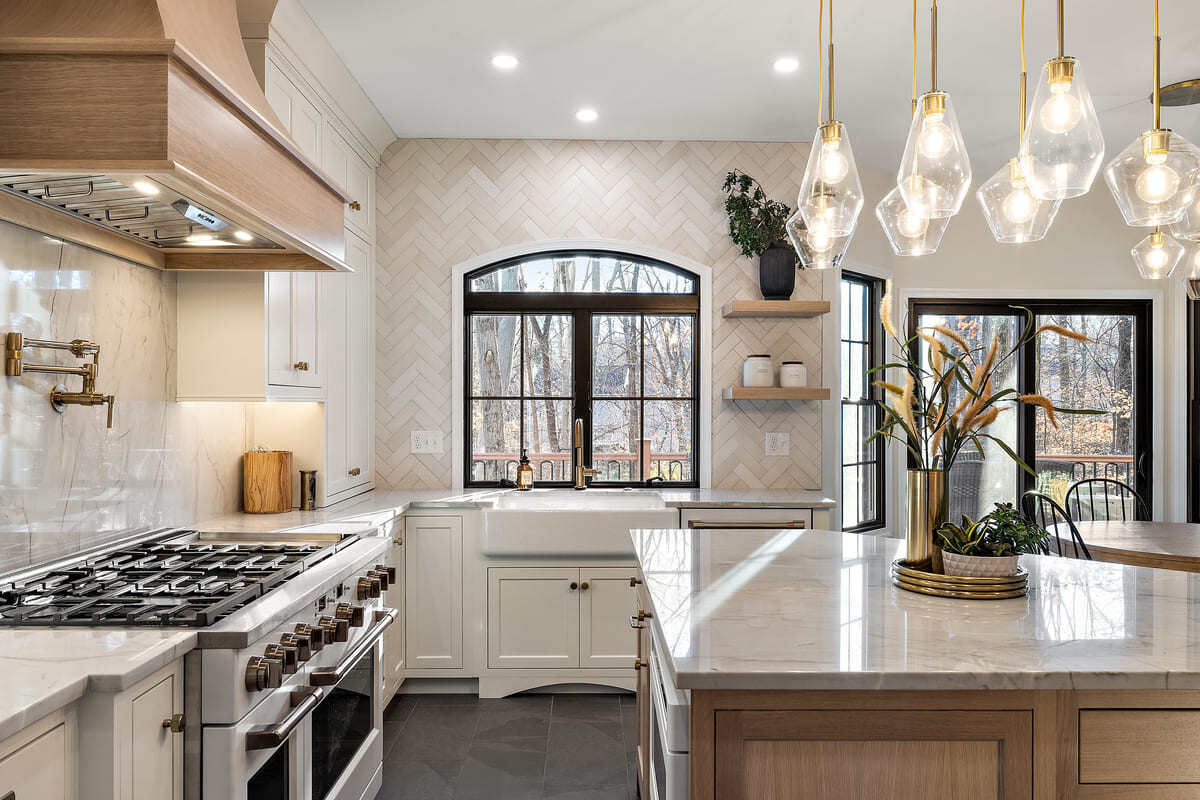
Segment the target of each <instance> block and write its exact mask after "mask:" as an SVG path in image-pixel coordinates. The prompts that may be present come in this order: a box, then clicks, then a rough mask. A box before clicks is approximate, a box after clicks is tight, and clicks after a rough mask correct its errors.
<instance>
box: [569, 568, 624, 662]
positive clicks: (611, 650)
mask: <svg viewBox="0 0 1200 800" xmlns="http://www.w3.org/2000/svg"><path fill="white" fill-rule="evenodd" d="M631 574H632V570H630V569H629V568H628V567H596V568H584V569H581V570H579V587H580V592H579V629H580V630H579V666H581V667H599V668H606V669H628V668H629V665H630V664H631V663H632V662H633V659H634V658H636V657H637V652H636V651H635V649H634V646H633V645H634V642H633V640H632V639H631V638H630V636H629V614H630V613H631V612H633V611H634V610H635V608H636V606H637V593H636V591H635V590H634V589H633V587H632V586H630V581H629V578H630V575H631Z"/></svg>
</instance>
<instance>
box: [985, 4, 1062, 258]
mask: <svg viewBox="0 0 1200 800" xmlns="http://www.w3.org/2000/svg"><path fill="white" fill-rule="evenodd" d="M1025 79H1026V75H1025V3H1024V0H1022V2H1021V79H1020V84H1019V87H1020V88H1019V91H1018V92H1017V95H1018V98H1019V100H1020V104H1019V107H1018V109H1017V153H1018V155H1016V156H1014V157H1013V158H1010V159H1009V160H1008V164H1007V165H1006V166H1003V167H1001V168H1000V170H999V171H998V172H996V174H995V175H993V176H992V177H990V178H988V179H987V180H986V181H984V184H983V185H982V186H980V187H979V190H978V191H977V192H975V197H976V198H978V200H979V205H981V206H982V207H983V216H984V219H986V220H987V224H988V227H989V228H991V230H992V236H994V237H996V241H997V242H1000V243H1001V244H1022V243H1024V242H1036V241H1040V240H1042V239H1044V238H1046V233H1047V232H1048V231H1049V230H1050V226H1051V225H1052V224H1053V223H1054V217H1055V216H1057V215H1058V207H1059V206H1060V205H1061V204H1062V200H1058V199H1053V200H1039V199H1038V198H1037V196H1036V195H1035V194H1034V192H1033V191H1032V187H1031V185H1030V182H1029V180H1028V173H1029V168H1028V165H1029V163H1030V159H1029V156H1028V153H1027V152H1026V139H1025V135H1024V132H1025V130H1026V126H1025Z"/></svg>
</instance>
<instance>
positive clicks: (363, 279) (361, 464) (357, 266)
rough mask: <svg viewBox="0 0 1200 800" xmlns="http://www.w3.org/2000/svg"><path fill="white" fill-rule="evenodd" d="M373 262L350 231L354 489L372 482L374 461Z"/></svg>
mask: <svg viewBox="0 0 1200 800" xmlns="http://www.w3.org/2000/svg"><path fill="white" fill-rule="evenodd" d="M373 262H374V259H373V258H372V256H371V245H369V244H367V243H366V242H364V241H363V240H362V239H359V238H358V237H357V236H355V235H354V234H353V233H350V232H349V231H347V232H346V263H348V264H349V265H350V266H351V267H353V268H354V274H353V275H348V276H346V278H347V284H348V285H347V298H346V308H347V310H346V364H347V369H346V413H347V416H346V457H347V466H348V467H349V470H348V477H349V478H350V485H351V486H361V485H362V484H364V483H369V482H370V481H371V480H372V479H373V476H372V472H373V469H372V467H373V465H374V461H375V459H374V448H373V447H372V431H371V428H372V425H371V421H372V418H373V415H372V408H371V407H372V398H373V392H372V391H371V387H372V386H373V381H374V377H373V374H374V371H373V369H372V367H373V365H374V359H373V358H372V354H373V353H374V348H375V346H374V342H373V340H372V336H371V331H372V330H374V327H373V326H372V325H371V313H372V304H371V294H372V292H373V288H372V287H373V286H374V281H373V276H374V269H373V268H372V266H373Z"/></svg>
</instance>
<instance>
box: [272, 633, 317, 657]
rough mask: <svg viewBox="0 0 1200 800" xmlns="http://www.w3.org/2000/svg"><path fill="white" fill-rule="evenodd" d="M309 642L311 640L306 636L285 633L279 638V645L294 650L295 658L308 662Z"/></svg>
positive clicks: (310, 653)
mask: <svg viewBox="0 0 1200 800" xmlns="http://www.w3.org/2000/svg"><path fill="white" fill-rule="evenodd" d="M311 642H312V640H311V639H310V638H309V637H308V636H307V635H305V634H301V633H285V634H284V635H283V636H280V637H279V643H280V644H281V645H284V646H285V647H294V648H295V649H296V658H298V659H299V660H301V661H308V660H309V659H310V658H312V644H311Z"/></svg>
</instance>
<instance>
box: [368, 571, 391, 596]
mask: <svg viewBox="0 0 1200 800" xmlns="http://www.w3.org/2000/svg"><path fill="white" fill-rule="evenodd" d="M367 577H368V578H374V579H375V580H377V581H379V588H380V589H382V590H383V591H385V592H386V591H387V588H388V586H390V585H391V583H392V579H391V577H390V576H389V575H388V571H387V570H386V569H379V568H378V567H376V568H375V569H371V570H367Z"/></svg>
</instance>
